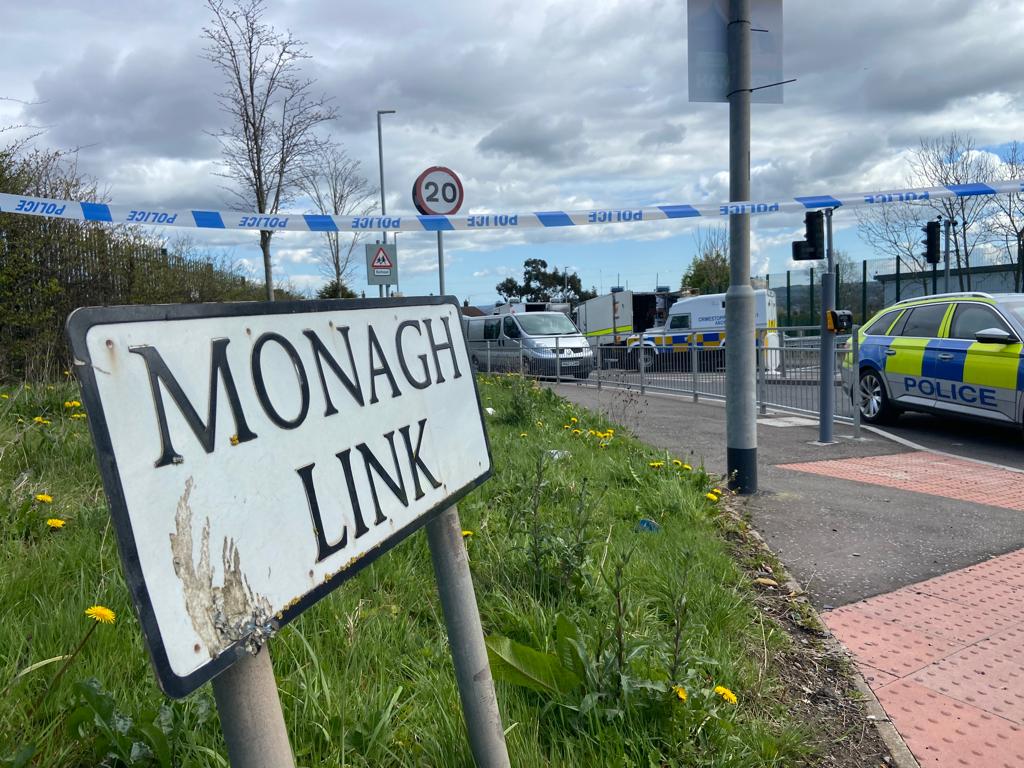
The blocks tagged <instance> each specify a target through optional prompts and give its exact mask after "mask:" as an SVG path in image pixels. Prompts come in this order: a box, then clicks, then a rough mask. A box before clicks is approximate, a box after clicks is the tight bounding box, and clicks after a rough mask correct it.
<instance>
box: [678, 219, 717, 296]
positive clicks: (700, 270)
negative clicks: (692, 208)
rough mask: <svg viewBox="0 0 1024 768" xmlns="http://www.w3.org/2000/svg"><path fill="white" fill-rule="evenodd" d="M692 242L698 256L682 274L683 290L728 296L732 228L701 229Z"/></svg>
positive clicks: (681, 285)
mask: <svg viewBox="0 0 1024 768" xmlns="http://www.w3.org/2000/svg"><path fill="white" fill-rule="evenodd" d="M693 240H694V244H695V245H696V248H697V255H696V256H694V257H693V261H691V262H690V266H689V267H687V269H686V272H685V273H684V274H683V279H682V283H681V284H680V286H679V287H680V290H686V289H687V288H692V289H696V290H698V291H700V293H702V294H707V293H725V291H726V290H727V289H728V288H729V228H728V227H726V226H724V225H721V226H717V227H699V228H698V229H697V231H696V232H695V233H694V235H693Z"/></svg>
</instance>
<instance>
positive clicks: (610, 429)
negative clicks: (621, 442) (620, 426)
mask: <svg viewBox="0 0 1024 768" xmlns="http://www.w3.org/2000/svg"><path fill="white" fill-rule="evenodd" d="M608 434H609V435H614V434H615V430H614V429H612V428H611V427H608Z"/></svg>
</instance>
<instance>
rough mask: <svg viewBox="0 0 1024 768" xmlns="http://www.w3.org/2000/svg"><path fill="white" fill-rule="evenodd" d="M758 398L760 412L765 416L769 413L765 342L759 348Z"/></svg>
mask: <svg viewBox="0 0 1024 768" xmlns="http://www.w3.org/2000/svg"><path fill="white" fill-rule="evenodd" d="M756 351H757V399H758V405H759V406H760V414H761V415H762V416H764V415H765V414H767V413H768V403H766V402H765V400H766V399H767V393H766V392H765V378H766V372H765V368H766V367H767V366H766V360H765V358H766V357H767V355H768V350H767V348H766V347H765V345H764V344H761V346H759V347H758V348H757V350H756Z"/></svg>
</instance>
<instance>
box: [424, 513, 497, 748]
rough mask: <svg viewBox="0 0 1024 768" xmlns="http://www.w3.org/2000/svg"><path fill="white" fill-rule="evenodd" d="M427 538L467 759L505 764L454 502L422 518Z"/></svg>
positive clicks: (479, 625)
mask: <svg viewBox="0 0 1024 768" xmlns="http://www.w3.org/2000/svg"><path fill="white" fill-rule="evenodd" d="M427 542H428V543H429V544H430V559H431V560H432V561H433V563H434V576H435V577H436V579H437V592H438V594H439V595H440V597H441V609H442V610H443V611H444V623H445V626H446V627H447V629H448V646H449V647H450V648H451V651H452V661H453V662H454V664H455V680H456V682H457V683H458V686H459V698H460V699H461V700H462V716H463V717H464V718H465V719H466V730H467V731H468V732H469V746H470V749H471V750H472V751H473V759H474V761H475V762H476V764H477V766H479V768H492V767H493V768H508V766H509V760H508V749H507V747H506V746H505V731H504V729H503V728H502V726H501V712H500V711H499V710H498V697H497V695H496V694H495V692H494V680H493V678H492V677H491V665H490V662H488V660H487V647H486V646H485V645H484V631H483V627H482V626H481V624H480V614H479V612H478V611H477V607H476V595H475V594H474V592H473V580H472V577H471V576H470V573H469V560H468V558H467V557H466V545H465V543H464V542H463V540H462V525H461V524H460V523H459V510H458V508H457V507H455V506H454V505H453V506H451V507H448V509H446V510H445V511H444V512H442V513H441V514H440V515H438V516H437V517H435V518H434V519H433V520H431V521H430V522H429V523H427Z"/></svg>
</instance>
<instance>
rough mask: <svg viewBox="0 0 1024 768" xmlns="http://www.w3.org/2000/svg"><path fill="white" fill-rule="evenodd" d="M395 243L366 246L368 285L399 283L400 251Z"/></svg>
mask: <svg viewBox="0 0 1024 768" xmlns="http://www.w3.org/2000/svg"><path fill="white" fill-rule="evenodd" d="M397 250H398V249H397V246H395V244H394V243H389V244H387V245H381V244H380V243H374V244H372V245H367V246H366V283H367V285H398V253H397Z"/></svg>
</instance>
